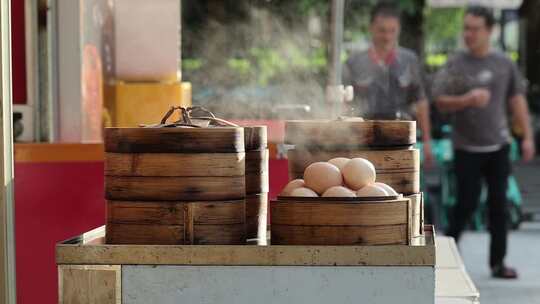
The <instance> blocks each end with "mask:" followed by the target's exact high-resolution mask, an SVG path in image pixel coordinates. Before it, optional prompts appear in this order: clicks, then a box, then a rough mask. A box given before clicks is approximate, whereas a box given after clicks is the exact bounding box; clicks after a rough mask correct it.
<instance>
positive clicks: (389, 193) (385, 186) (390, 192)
mask: <svg viewBox="0 0 540 304" xmlns="http://www.w3.org/2000/svg"><path fill="white" fill-rule="evenodd" d="M374 185H375V186H377V187H379V188H383V189H384V190H385V191H386V192H387V193H388V195H398V193H397V192H396V190H394V188H392V187H390V186H388V185H387V184H385V183H380V182H376V183H374Z"/></svg>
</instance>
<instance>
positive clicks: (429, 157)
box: [416, 98, 433, 168]
mask: <svg viewBox="0 0 540 304" xmlns="http://www.w3.org/2000/svg"><path fill="white" fill-rule="evenodd" d="M416 120H417V121H418V124H419V127H420V130H421V131H422V143H423V145H424V146H423V149H424V163H425V165H426V167H428V168H429V167H431V166H433V152H432V150H431V120H430V118H429V103H428V101H427V99H425V98H423V99H421V100H419V101H418V102H417V103H416Z"/></svg>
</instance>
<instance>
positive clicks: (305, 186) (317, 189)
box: [281, 157, 398, 197]
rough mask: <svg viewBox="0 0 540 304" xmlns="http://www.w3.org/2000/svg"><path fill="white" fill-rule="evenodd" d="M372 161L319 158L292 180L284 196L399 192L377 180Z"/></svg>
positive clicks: (353, 195)
mask: <svg viewBox="0 0 540 304" xmlns="http://www.w3.org/2000/svg"><path fill="white" fill-rule="evenodd" d="M375 179H376V172H375V167H374V166H373V164H372V163H371V162H370V161H369V160H367V159H364V158H353V159H348V158H344V157H338V158H333V159H331V160H329V161H328V162H316V163H313V164H311V165H309V166H308V167H307V168H306V170H305V171H304V179H295V180H292V181H291V182H289V183H288V184H287V186H285V188H283V191H282V192H281V196H302V197H319V196H321V197H379V196H389V195H398V193H397V192H396V191H395V190H394V189H392V187H390V186H388V185H387V184H384V183H379V182H376V181H375Z"/></svg>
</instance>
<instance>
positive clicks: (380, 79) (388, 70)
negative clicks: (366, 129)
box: [343, 2, 433, 163]
mask: <svg viewBox="0 0 540 304" xmlns="http://www.w3.org/2000/svg"><path fill="white" fill-rule="evenodd" d="M399 18H400V13H399V11H398V9H397V8H396V7H395V6H394V5H393V4H390V3H384V2H381V3H379V4H378V5H376V6H375V7H374V8H373V10H372V12H371V24H370V33H371V40H372V45H371V47H370V48H369V49H368V50H365V51H363V52H357V53H353V54H352V55H351V56H350V58H349V59H348V60H347V62H346V64H345V65H344V67H343V82H344V84H345V85H352V86H353V87H354V95H355V99H354V101H353V103H352V105H351V106H352V108H353V109H352V112H353V114H355V115H359V116H363V117H365V118H368V119H408V120H410V119H414V118H416V119H417V120H418V124H419V126H420V129H421V130H422V141H423V144H424V157H425V161H426V162H427V163H431V162H432V159H433V157H432V153H431V126H430V120H429V104H428V102H427V99H426V96H425V93H424V87H423V84H422V79H421V73H420V63H419V61H418V58H417V57H416V55H415V54H414V52H412V51H411V50H407V49H405V48H402V47H399V46H398V38H399V31H400V20H399Z"/></svg>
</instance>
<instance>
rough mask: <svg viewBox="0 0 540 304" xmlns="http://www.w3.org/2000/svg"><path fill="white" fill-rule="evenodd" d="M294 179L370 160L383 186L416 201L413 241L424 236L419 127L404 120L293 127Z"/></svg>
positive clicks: (289, 131)
mask: <svg viewBox="0 0 540 304" xmlns="http://www.w3.org/2000/svg"><path fill="white" fill-rule="evenodd" d="M285 142H286V143H287V144H291V145H294V147H295V148H294V149H292V150H289V152H288V159H289V179H291V180H292V179H296V178H302V175H303V172H304V170H305V168H306V167H307V166H309V165H310V164H311V163H314V162H319V161H328V160H330V159H332V158H336V157H346V158H357V157H361V158H365V159H368V160H369V161H371V162H372V163H373V165H374V166H375V169H376V171H377V181H378V182H382V183H385V184H388V185H389V186H391V187H392V188H394V190H396V191H397V192H398V193H402V194H403V195H404V196H405V197H406V198H410V199H411V204H412V210H411V212H412V216H413V217H417V218H419V219H418V220H416V219H415V220H414V223H416V224H415V225H414V227H413V231H412V232H413V235H412V236H413V237H414V236H418V235H420V234H423V224H422V223H423V206H422V205H423V199H422V194H421V193H420V155H419V151H418V150H417V149H415V148H414V147H413V145H414V144H415V143H416V122H414V121H398V120H379V121H378V120H372V121H364V120H363V119H351V120H296V121H287V123H286V131H285Z"/></svg>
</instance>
